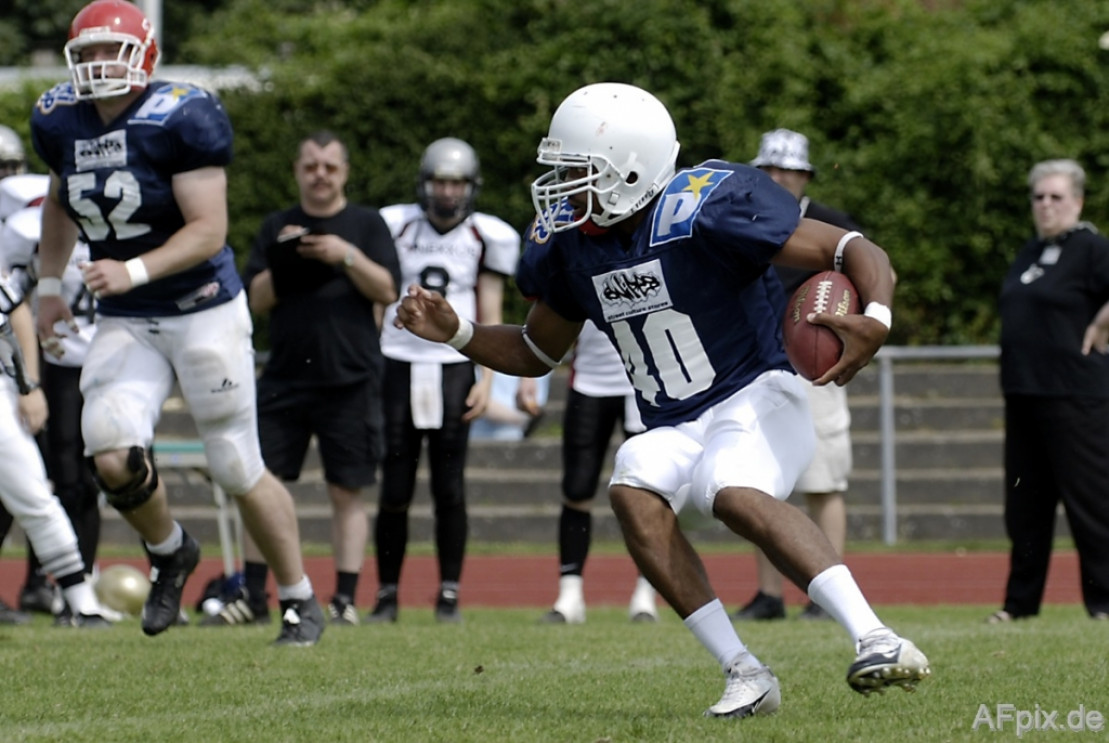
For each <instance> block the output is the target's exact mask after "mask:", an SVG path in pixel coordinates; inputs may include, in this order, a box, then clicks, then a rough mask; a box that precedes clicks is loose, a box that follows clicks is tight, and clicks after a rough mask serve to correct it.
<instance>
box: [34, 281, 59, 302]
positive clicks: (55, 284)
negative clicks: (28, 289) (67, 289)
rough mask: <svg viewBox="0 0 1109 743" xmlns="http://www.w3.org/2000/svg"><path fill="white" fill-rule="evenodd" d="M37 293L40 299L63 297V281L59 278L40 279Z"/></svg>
mask: <svg viewBox="0 0 1109 743" xmlns="http://www.w3.org/2000/svg"><path fill="white" fill-rule="evenodd" d="M36 291H37V292H38V295H39V296H40V297H60V296H62V280H61V279H59V278H58V277H57V276H43V277H42V278H41V279H39V283H38V286H37V287H36Z"/></svg>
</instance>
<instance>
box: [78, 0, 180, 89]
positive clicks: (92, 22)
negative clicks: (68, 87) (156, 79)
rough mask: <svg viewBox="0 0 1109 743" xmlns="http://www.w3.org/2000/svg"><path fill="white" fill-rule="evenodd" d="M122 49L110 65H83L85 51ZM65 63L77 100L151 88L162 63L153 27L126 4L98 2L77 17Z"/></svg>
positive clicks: (86, 62) (100, 62) (87, 62)
mask: <svg viewBox="0 0 1109 743" xmlns="http://www.w3.org/2000/svg"><path fill="white" fill-rule="evenodd" d="M99 44H119V52H118V54H116V58H115V59H112V60H107V59H105V60H97V61H94V60H82V59H81V52H82V50H84V49H85V48H86V47H89V46H93V45H99ZM65 61H66V64H67V65H69V72H70V74H71V76H72V77H73V91H74V93H75V94H76V95H77V98H78V100H87V99H91V98H114V97H115V96H120V95H126V94H127V93H130V92H131V91H134V90H142V89H143V88H145V87H146V86H147V84H149V82H150V78H151V76H152V75H153V74H154V66H155V65H156V64H157V63H158V44H157V42H155V40H154V26H153V25H151V23H150V21H149V20H148V19H147V17H146V16H145V15H143V12H142V11H141V10H139V9H138V8H137V7H136V6H135V5H133V4H132V3H129V2H125V0H94V1H93V2H91V3H89V4H88V5H86V6H85V7H84V8H82V9H81V11H80V12H78V13H77V15H76V16H74V18H73V23H72V24H71V25H70V27H69V42H68V43H66V45H65Z"/></svg>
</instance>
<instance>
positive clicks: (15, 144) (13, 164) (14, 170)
mask: <svg viewBox="0 0 1109 743" xmlns="http://www.w3.org/2000/svg"><path fill="white" fill-rule="evenodd" d="M25 170H27V156H26V155H25V154H24V152H23V140H21V139H20V138H19V135H18V134H16V133H15V131H14V130H13V129H11V128H10V127H7V126H4V125H2V124H0V178H6V177H8V176H9V175H16V174H18V173H22V172H24V171H25Z"/></svg>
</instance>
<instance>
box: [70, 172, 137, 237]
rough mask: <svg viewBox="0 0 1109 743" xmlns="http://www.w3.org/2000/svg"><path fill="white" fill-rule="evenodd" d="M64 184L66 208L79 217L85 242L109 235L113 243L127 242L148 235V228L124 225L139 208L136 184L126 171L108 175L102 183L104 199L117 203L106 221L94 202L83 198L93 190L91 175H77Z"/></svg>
mask: <svg viewBox="0 0 1109 743" xmlns="http://www.w3.org/2000/svg"><path fill="white" fill-rule="evenodd" d="M67 183H68V186H69V205H70V206H71V207H73V210H74V211H75V212H77V213H78V214H80V215H81V226H82V227H83V228H84V230H85V236H86V237H87V238H88V239H89V240H107V239H108V237H109V236H110V235H111V233H112V232H113V231H114V232H115V237H116V239H117V240H127V239H129V238H132V237H138V236H139V235H145V234H146V233H147V232H150V225H148V224H141V223H135V224H132V223H130V222H129V221H128V220H129V219H130V218H131V217H132V216H133V215H134V214H135V212H136V211H138V209H139V207H140V206H142V191H141V189H140V188H139V182H138V181H137V180H136V179H135V176H134V175H133V174H132V173H131V172H130V171H127V170H115V171H112V174H111V175H110V176H108V180H107V181H105V182H104V196H105V197H106V198H109V199H117V200H118V201H119V203H118V204H116V207H115V208H114V209H112V211H111V212H109V214H108V216H107V219H105V217H104V215H103V213H102V212H101V211H100V207H99V206H97V205H96V202H95V201H93V200H92V199H87V198H85V197H84V196H83V194H85V193H88V192H89V191H93V190H95V189H96V174H95V173H79V174H77V175H74V176H70V177H69V179H68V182H67Z"/></svg>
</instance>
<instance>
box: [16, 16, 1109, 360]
mask: <svg viewBox="0 0 1109 743" xmlns="http://www.w3.org/2000/svg"><path fill="white" fill-rule="evenodd" d="M224 5H225V6H226V7H225V9H224V10H222V11H217V12H214V13H212V14H211V15H209V16H208V17H207V18H206V19H204V20H203V21H199V22H194V23H193V24H191V27H192V28H193V29H198V28H199V29H200V31H201V32H200V33H197V34H194V36H193V37H192V38H191V39H190V40H188V41H187V42H186V43H184V44H182V58H180V59H175V60H172V61H173V62H175V63H190V64H195V63H199V64H210V65H229V64H248V65H250V66H251V67H252V68H253V69H256V70H257V71H258V74H259V75H260V77H262V79H264V81H265V87H264V91H263V92H261V93H250V92H247V91H225V92H224V93H223V97H224V101H225V103H226V105H227V108H228V110H229V112H230V114H231V117H232V121H233V122H234V124H235V127H236V146H237V156H236V161H235V163H234V164H233V166H232V168H231V171H230V175H231V194H230V198H231V209H232V229H231V239H232V244H233V245H234V247H235V248H236V250H237V251H239V252H240V254H241V253H242V252H243V251H245V250H246V249H247V247H248V246H249V243H250V239H251V236H252V235H253V232H254V230H255V229H256V228H257V227H258V224H259V222H260V220H261V218H262V216H263V215H264V214H265V213H266V212H268V211H270V210H272V209H275V208H278V207H281V206H284V205H286V204H287V203H289V202H291V201H292V200H294V199H295V187H294V184H293V180H292V175H291V157H292V155H293V152H294V148H295V144H296V142H297V141H298V139H299V138H300V137H301V136H302V135H303V134H304V133H306V132H307V131H309V130H311V129H314V128H317V127H327V128H330V129H333V130H334V131H336V132H338V133H339V134H340V135H341V136H343V137H344V138H346V139H347V140H348V142H349V144H350V146H351V154H352V159H353V174H352V181H351V187H350V194H351V196H352V197H353V198H354V199H356V200H359V201H363V202H365V203H369V204H372V205H377V206H381V205H384V204H387V203H393V202H396V201H402V200H409V199H411V198H412V197H413V195H414V190H413V189H414V186H415V180H414V179H415V172H416V167H417V163H418V158H419V154H420V152H421V151H422V149H423V147H424V146H425V145H426V144H427V143H428V142H430V141H432V140H433V139H435V138H437V137H441V136H446V135H453V136H459V137H462V138H464V139H466V140H468V141H470V142H471V143H472V144H473V145H474V146H475V147H476V149H477V150H478V152H479V154H480V155H481V157H482V165H483V171H484V175H485V189H484V191H483V193H482V197H481V201H480V204H479V208H481V209H483V210H485V211H489V212H492V213H495V214H498V215H500V216H502V217H504V218H505V219H507V220H509V221H510V222H511V223H513V224H514V225H516V226H517V227H518V228H520V229H521V231H523V230H524V229H525V228H526V226H527V224H528V223H529V221H530V219H531V215H532V207H531V201H530V196H529V193H528V188H527V187H528V184H529V183H530V181H531V180H532V179H533V178H534V177H535V176H536V175H537V174H538V173H539V172H540V169H539V167H538V166H537V165H535V163H534V155H535V147H536V145H537V144H538V141H539V139H540V137H541V136H542V135H543V133H544V132H545V129H546V125H547V123H548V121H549V118H550V115H551V113H552V112H553V110H554V108H555V107H556V106H557V104H558V102H559V101H560V100H561V99H562V98H563V97H564V96H565V95H566V94H568V93H569V92H570V91H572V90H574V89H575V88H577V87H579V86H580V85H583V84H585V83H588V82H595V81H598V80H621V81H625V82H630V83H634V84H637V85H641V86H643V87H645V88H648V89H650V90H652V91H653V92H655V93H656V94H657V95H658V96H659V97H660V98H661V99H663V100H664V101H665V102H666V103H667V104H668V105H669V106H670V108H671V111H672V113H673V115H674V118H675V121H676V123H677V127H678V135H679V139H680V140H681V142H682V153H681V157H680V162H681V164H683V165H689V164H694V163H696V162H699V161H701V160H703V159H705V158H709V157H725V158H728V159H734V160H740V161H746V160H749V159H750V158H751V157H753V156H754V154H755V152H756V150H757V148H758V140H759V136H760V134H761V133H762V132H763V131H765V130H767V129H772V128H775V127H778V126H787V127H790V128H794V129H798V130H800V131H803V132H805V133H806V134H808V135H809V138H810V140H811V142H812V158H813V162H814V164H815V165H816V166H817V168H818V174H817V178H816V180H815V181H814V182H813V185H812V187H811V191H810V193H811V195H812V196H813V197H814V198H816V199H819V200H823V201H825V202H827V203H829V204H831V205H834V206H838V207H840V208H843V209H845V210H847V211H849V212H851V213H852V214H853V215H854V216H855V217H856V219H857V220H858V221H860V222H861V223H862V224H863V225H865V226H866V227H867V229H868V232H869V233H870V234H871V235H872V236H873V237H875V239H877V240H878V241H879V242H880V243H881V244H882V245H883V246H884V247H886V248H887V249H888V250H889V252H890V254H891V257H892V259H893V262H894V266H895V268H896V269H897V272H898V276H899V279H900V284H899V287H898V295H897V305H896V308H895V318H896V322H895V324H894V334H893V337H892V341H891V342H895V343H909V344H925V343H992V342H994V341H995V340H996V332H997V312H996V301H995V300H996V294H997V289H998V286H999V283H1000V280H1001V276H1002V274H1003V273H1004V271H1005V268H1006V266H1007V265H1008V262H1009V260H1010V259H1011V257H1012V255H1013V254H1014V252H1015V251H1016V249H1017V248H1018V247H1019V245H1020V244H1021V242H1023V240H1024V239H1025V238H1026V237H1027V236H1028V235H1029V234H1030V230H1031V220H1030V216H1029V208H1028V203H1027V190H1026V187H1025V184H1024V179H1025V177H1026V174H1027V172H1028V169H1029V168H1030V167H1031V165H1032V164H1033V163H1034V162H1036V161H1038V160H1042V159H1046V158H1050V157H1074V158H1076V159H1078V160H1079V161H1080V162H1081V163H1082V164H1083V165H1084V166H1085V167H1086V169H1087V171H1088V174H1089V177H1090V178H1089V184H1088V193H1087V204H1086V212H1085V216H1086V218H1088V219H1090V220H1092V221H1093V222H1095V223H1099V222H1101V223H1105V224H1106V225H1109V217H1107V214H1109V185H1107V183H1106V181H1107V175H1109V172H1107V171H1109V105H1107V103H1109V101H1107V97H1109V85H1107V83H1109V80H1107V73H1106V64H1107V63H1109V52H1105V51H1102V50H1100V49H1099V48H1098V46H1097V40H1098V38H1099V37H1100V35H1101V34H1102V32H1104V31H1105V30H1106V29H1107V28H1109V8H1107V7H1105V6H1104V4H1101V3H1088V2H1063V3H1060V2H1055V1H1054V0H967V1H966V2H958V1H957V0H948V1H947V2H944V1H943V0H933V1H932V2H916V1H910V0H885V1H879V0H870V1H863V0H856V1H854V2H850V1H848V0H807V1H806V2H804V3H801V2H797V1H796V0H731V1H727V0H717V1H715V2H706V1H700V2H696V1H694V0H628V1H627V2H624V1H617V0H591V2H588V3H575V2H567V1H565V0H471V2H467V3H456V2H400V1H399V0H383V1H382V2H378V3H361V4H359V5H360V6H363V7H362V8H361V9H360V10H357V11H355V10H352V9H349V8H348V9H347V10H343V9H341V7H340V6H341V4H338V3H333V2H317V3H307V4H304V5H305V6H307V8H306V10H305V11H304V12H302V13H295V14H294V13H292V12H283V11H281V10H279V9H275V6H273V4H272V3H267V2H264V1H263V0H235V1H234V2H229V3H225V4H224ZM33 98H34V92H25V93H22V94H9V95H5V96H0V116H2V117H3V120H11V118H12V117H11V115H10V114H12V112H16V111H19V112H23V114H22V115H23V118H25V112H26V110H27V109H28V108H29V106H30V103H31V101H33ZM17 124H18V125H21V126H22V129H23V130H24V131H25V129H26V126H25V121H20V122H17ZM17 128H20V127H19V126H17ZM522 311H523V303H522V301H521V300H519V299H518V298H515V297H514V298H513V303H512V306H511V308H510V312H509V314H510V316H511V317H514V318H517V319H518V318H519V316H520V313H521V312H522Z"/></svg>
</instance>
